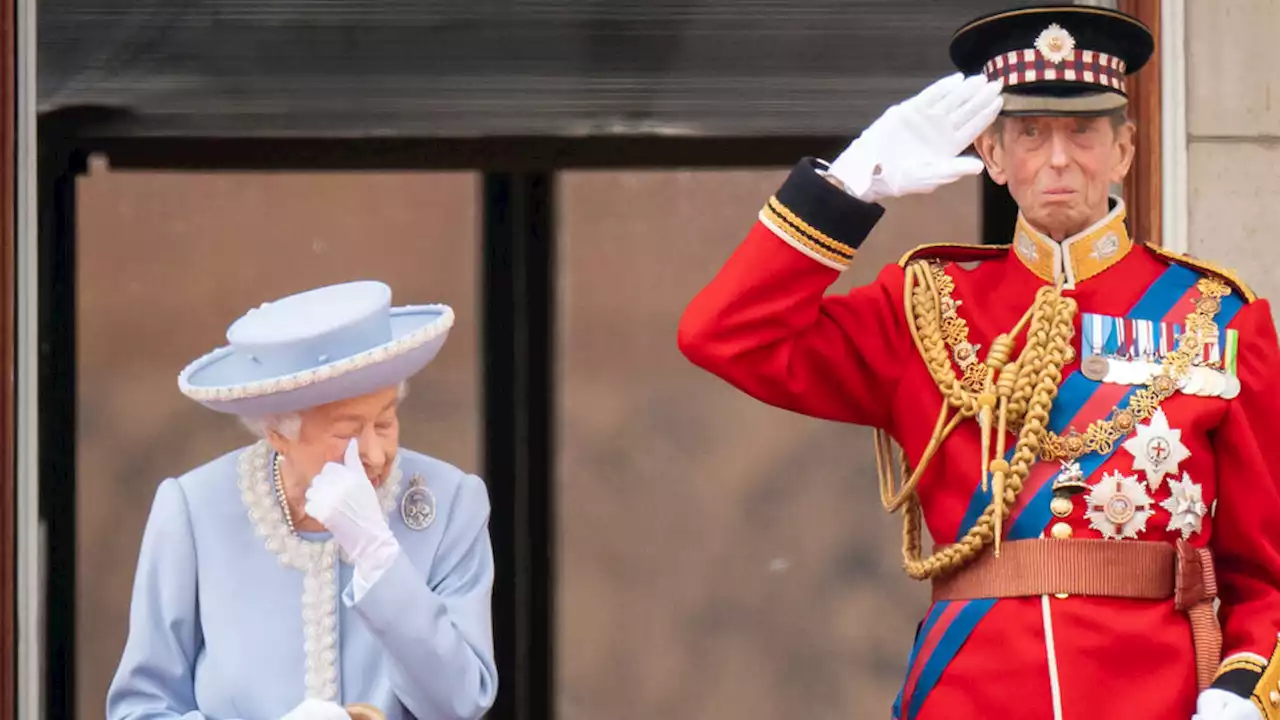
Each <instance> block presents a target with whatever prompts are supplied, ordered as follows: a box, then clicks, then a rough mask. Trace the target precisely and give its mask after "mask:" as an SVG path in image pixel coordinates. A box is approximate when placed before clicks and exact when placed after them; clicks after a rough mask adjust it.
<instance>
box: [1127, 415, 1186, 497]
mask: <svg viewBox="0 0 1280 720" xmlns="http://www.w3.org/2000/svg"><path fill="white" fill-rule="evenodd" d="M1134 432H1135V433H1136V434H1135V435H1134V437H1131V438H1129V439H1128V440H1125V441H1124V445H1123V446H1122V447H1123V448H1124V449H1125V450H1128V451H1129V453H1130V454H1131V455H1133V469H1134V470H1141V471H1142V472H1143V473H1145V474H1146V476H1147V487H1149V488H1151V490H1152V491H1155V490H1156V489H1158V488H1159V487H1160V483H1161V482H1162V481H1163V480H1164V476H1165V475H1173V476H1175V477H1176V476H1177V474H1178V463H1180V462H1182V461H1183V460H1186V459H1187V458H1189V457H1191V451H1190V450H1188V449H1187V446H1186V445H1183V444H1182V431H1181V430H1174V429H1172V428H1170V427H1169V419H1168V418H1167V417H1165V414H1164V410H1160V409H1157V410H1156V412H1155V414H1154V415H1152V416H1151V420H1150V421H1149V422H1148V423H1147V424H1146V425H1139V426H1138V427H1137V428H1135V429H1134Z"/></svg>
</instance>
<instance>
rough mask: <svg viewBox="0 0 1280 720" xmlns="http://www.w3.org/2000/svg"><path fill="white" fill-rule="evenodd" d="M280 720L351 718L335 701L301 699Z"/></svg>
mask: <svg viewBox="0 0 1280 720" xmlns="http://www.w3.org/2000/svg"><path fill="white" fill-rule="evenodd" d="M280 720H351V715H350V714H349V713H348V712H347V711H346V710H344V709H343V708H342V706H341V705H338V704H336V703H331V702H328V701H326V700H303V701H302V702H300V703H298V705H297V707H295V708H294V709H292V710H290V711H289V712H288V713H287V714H286V715H285V716H284V717H282V718H280Z"/></svg>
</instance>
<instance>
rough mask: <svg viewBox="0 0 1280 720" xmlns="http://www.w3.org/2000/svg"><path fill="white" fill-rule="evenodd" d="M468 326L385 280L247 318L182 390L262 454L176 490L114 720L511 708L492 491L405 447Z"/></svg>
mask: <svg viewBox="0 0 1280 720" xmlns="http://www.w3.org/2000/svg"><path fill="white" fill-rule="evenodd" d="M452 324H453V312H452V310H451V309H449V308H448V307H446V306H443V305H426V306H411V307H398V308H392V307H391V291H390V289H389V288H388V287H387V286H386V285H384V284H382V283H378V282H354V283H347V284H342V285H335V286H330V287H325V288H320V289H317V290H312V291H309V292H304V293H301V294H298V295H293V296H290V297H286V298H284V299H281V300H279V301H276V302H273V303H268V304H265V305H263V306H261V307H259V308H256V309H253V310H250V311H249V312H248V314H246V315H245V316H244V317H242V318H240V319H239V320H238V321H236V322H235V323H234V324H233V325H232V326H231V328H230V329H229V330H228V332H227V339H228V340H229V342H230V344H229V346H227V347H223V348H220V349H218V350H215V351H213V352H212V353H210V354H208V355H206V356H204V357H202V358H200V359H198V360H196V361H195V362H193V363H192V364H191V365H189V366H188V367H187V368H186V369H184V370H183V371H182V373H181V374H180V375H179V376H178V385H179V387H180V388H181V390H182V392H183V393H184V394H186V395H187V396H189V397H191V398H193V399H194V400H197V401H199V402H201V403H203V404H204V405H206V406H208V407H209V408H212V409H213V410H216V411H219V412H223V413H231V414H235V415H239V416H240V417H241V418H242V419H244V420H245V422H246V424H248V425H249V426H250V427H252V428H254V429H255V430H256V431H257V432H258V433H259V434H260V436H261V440H260V441H259V442H258V443H256V444H254V445H252V446H249V447H246V448H242V449H239V450H236V451H234V452H231V453H228V454H227V455H224V456H223V457H220V458H218V459H216V460H213V461H212V462H210V463H208V464H206V465H203V466H201V467H199V468H196V469H195V470H192V471H191V472H189V473H187V474H185V475H182V476H181V477H177V478H170V479H168V480H165V481H164V482H162V483H161V484H160V487H159V489H158V490H157V492H156V496H155V501H154V504H153V505H152V508H151V515H150V518H149V520H148V522H147V527H146V531H145V534H144V535H143V539H142V550H141V554H140V557H139V560H138V569H137V574H136V577H135V580H134V590H133V604H132V608H131V613H130V618H129V636H128V641H127V643H126V644H125V648H124V654H123V657H122V659H121V661H120V666H119V669H118V671H117V672H116V676H115V679H114V681H113V682H112V684H111V688H110V690H109V692H108V695H107V708H106V709H107V713H106V714H107V718H109V720H144V719H145V720H160V719H162V718H183V719H184V720H196V719H200V718H209V719H212V718H219V719H231V718H235V719H237V720H276V719H277V718H283V719H287V720H329V719H345V718H348V717H350V718H356V719H360V718H374V717H377V718H382V717H385V718H386V719H387V720H399V719H402V718H418V719H419V720H428V719H430V720H437V719H439V720H444V719H446V718H448V719H454V718H458V719H462V718H466V719H468V720H473V719H475V718H479V717H480V716H481V715H483V714H484V713H485V712H486V711H487V710H488V709H489V708H490V707H491V706H492V704H493V701H494V696H495V693H496V691H497V672H496V669H495V667H494V659H493V638H492V631H491V626H490V593H491V588H492V583H493V558H492V550H491V548H490V543H489V535H488V519H489V501H488V495H487V492H486V489H485V486H484V483H483V482H482V481H481V480H480V479H479V478H477V477H476V476H474V475H470V474H467V473H465V472H463V471H461V470H459V469H457V468H455V467H452V466H450V465H448V464H446V463H444V462H441V461H439V460H436V459H433V458H430V457H427V456H426V455H422V454H419V453H416V452H412V451H410V450H407V449H401V448H400V447H399V423H398V420H397V406H398V404H399V402H400V400H401V399H402V398H403V396H404V389H405V382H406V380H407V379H408V378H409V377H410V376H411V375H413V374H414V373H416V372H418V371H419V370H421V369H422V368H423V367H424V366H426V365H427V363H429V362H430V361H431V360H432V359H433V358H434V357H435V355H436V353H437V352H438V351H439V350H440V347H441V346H442V345H443V344H444V341H445V338H446V336H447V335H448V332H449V329H450V327H451V326H452Z"/></svg>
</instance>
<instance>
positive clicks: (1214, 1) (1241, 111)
mask: <svg viewBox="0 0 1280 720" xmlns="http://www.w3.org/2000/svg"><path fill="white" fill-rule="evenodd" d="M1185 2H1186V53H1187V55H1186V75H1187V86H1186V90H1187V93H1186V102H1187V108H1186V113H1187V142H1188V151H1187V152H1188V160H1187V187H1188V202H1189V208H1188V222H1189V229H1188V241H1187V244H1188V251H1189V252H1190V253H1191V254H1192V255H1195V256H1197V257H1201V258H1205V259H1207V260H1212V261H1214V262H1218V263H1221V264H1223V265H1226V266H1227V267H1229V268H1231V269H1233V270H1235V271H1236V272H1237V273H1238V274H1239V275H1240V277H1241V278H1242V279H1243V280H1244V281H1245V282H1246V283H1248V284H1249V285H1250V286H1251V287H1253V289H1254V290H1255V291H1256V292H1257V293H1258V294H1259V295H1261V296H1264V297H1269V298H1277V297H1280V242H1278V241H1277V231H1278V230H1280V65H1277V64H1276V62H1275V58H1274V55H1275V49H1276V42H1275V38H1276V33H1277V31H1280V0H1185Z"/></svg>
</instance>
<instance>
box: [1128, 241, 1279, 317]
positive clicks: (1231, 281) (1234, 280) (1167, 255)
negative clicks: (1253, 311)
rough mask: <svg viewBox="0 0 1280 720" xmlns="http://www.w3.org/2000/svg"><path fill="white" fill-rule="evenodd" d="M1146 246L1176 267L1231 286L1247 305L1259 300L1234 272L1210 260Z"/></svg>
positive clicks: (1155, 246)
mask: <svg viewBox="0 0 1280 720" xmlns="http://www.w3.org/2000/svg"><path fill="white" fill-rule="evenodd" d="M1145 245H1146V247H1147V249H1149V250H1150V251H1151V252H1153V253H1155V254H1156V255H1158V256H1160V257H1162V258H1164V259H1165V260H1168V261H1169V262H1171V263H1174V264H1175V265H1181V266H1183V267H1189V268H1191V269H1192V270H1198V271H1200V272H1202V273H1205V274H1206V275H1212V276H1214V277H1216V278H1218V279H1219V280H1221V281H1223V282H1225V283H1226V284H1228V285H1230V286H1231V289H1232V290H1235V291H1236V292H1237V293H1238V294H1239V295H1240V297H1242V298H1244V301H1245V302H1246V303H1251V302H1253V301H1254V300H1257V299H1258V296H1257V295H1255V294H1254V292H1253V290H1251V289H1250V288H1249V286H1248V285H1246V284H1245V283H1244V281H1243V280H1241V279H1240V278H1239V277H1238V276H1237V275H1236V274H1235V273H1234V272H1232V271H1231V270H1228V269H1227V268H1224V267H1222V266H1221V265H1217V264H1215V263H1211V262H1209V261H1208V260H1201V259H1200V258H1195V257H1191V256H1190V255H1186V254H1183V253H1179V252H1174V251H1172V250H1167V249H1165V248H1162V247H1160V246H1158V245H1152V244H1150V243H1145Z"/></svg>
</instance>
